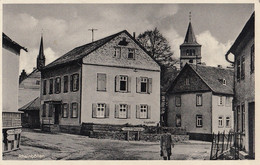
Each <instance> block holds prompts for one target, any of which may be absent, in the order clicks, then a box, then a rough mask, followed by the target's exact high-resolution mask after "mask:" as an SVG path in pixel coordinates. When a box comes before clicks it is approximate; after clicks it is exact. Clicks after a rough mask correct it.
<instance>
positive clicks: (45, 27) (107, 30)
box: [3, 3, 254, 73]
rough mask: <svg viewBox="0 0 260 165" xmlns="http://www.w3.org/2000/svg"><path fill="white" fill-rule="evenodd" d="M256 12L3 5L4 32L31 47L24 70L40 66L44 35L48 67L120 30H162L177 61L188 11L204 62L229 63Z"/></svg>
mask: <svg viewBox="0 0 260 165" xmlns="http://www.w3.org/2000/svg"><path fill="white" fill-rule="evenodd" d="M253 11H254V6H253V5H252V4H241V3H240V4H4V5H3V32H4V33H5V34H6V35H8V36H9V37H10V38H11V39H13V40H14V41H16V42H17V43H19V44H20V45H22V46H24V47H26V48H27V49H28V51H29V52H28V53H25V52H22V53H21V56H20V72H21V70H22V69H25V70H26V72H27V73H30V72H31V71H32V70H33V67H36V58H37V55H38V53H39V45H40V37H41V33H42V34H43V42H44V43H43V44H44V54H45V56H46V64H48V63H50V62H52V61H53V60H55V59H57V58H58V57H60V56H62V55H64V54H65V53H67V52H68V51H70V50H72V49H74V48H75V47H78V46H81V45H84V44H86V43H89V42H91V40H92V37H91V31H89V30H88V29H91V28H95V29H98V30H97V31H95V32H94V39H95V40H98V39H101V38H103V37H106V36H109V35H112V34H114V33H117V32H119V31H122V30H127V31H128V32H129V33H130V34H132V33H133V32H135V33H136V36H138V34H140V33H142V32H144V31H146V30H152V29H154V28H155V27H157V28H158V29H159V31H160V32H161V33H162V35H163V36H164V37H165V38H166V39H167V40H168V41H169V44H170V46H171V49H172V51H173V53H174V55H173V56H174V58H177V59H179V57H180V49H179V46H180V45H181V44H182V43H183V41H184V37H185V34H186V31H187V28H188V23H189V12H191V14H192V17H191V22H192V26H193V30H194V33H195V36H196V39H197V42H198V43H199V44H201V45H202V48H201V51H202V62H205V63H206V64H207V65H209V66H217V65H223V66H228V65H229V64H228V63H227V62H226V60H225V56H224V55H225V53H226V52H227V51H228V49H229V48H230V47H231V45H232V43H233V42H234V41H235V39H236V38H237V36H238V35H239V33H240V32H241V30H242V28H243V27H244V25H245V23H246V22H247V20H248V19H249V18H250V16H251V14H252V13H253Z"/></svg>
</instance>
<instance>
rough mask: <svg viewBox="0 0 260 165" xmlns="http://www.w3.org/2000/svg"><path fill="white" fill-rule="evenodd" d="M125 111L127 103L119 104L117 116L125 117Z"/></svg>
mask: <svg viewBox="0 0 260 165" xmlns="http://www.w3.org/2000/svg"><path fill="white" fill-rule="evenodd" d="M126 113H127V105H126V104H120V107H119V118H121V119H126Z"/></svg>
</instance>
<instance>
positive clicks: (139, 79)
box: [136, 77, 141, 93]
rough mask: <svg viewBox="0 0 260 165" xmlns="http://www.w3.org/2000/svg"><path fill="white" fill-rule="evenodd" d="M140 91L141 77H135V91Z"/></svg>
mask: <svg viewBox="0 0 260 165" xmlns="http://www.w3.org/2000/svg"><path fill="white" fill-rule="evenodd" d="M140 92H141V78H140V77H136V93H140Z"/></svg>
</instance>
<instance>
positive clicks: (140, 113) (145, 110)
mask: <svg viewBox="0 0 260 165" xmlns="http://www.w3.org/2000/svg"><path fill="white" fill-rule="evenodd" d="M136 118H137V119H150V118H151V106H149V105H147V104H141V105H136Z"/></svg>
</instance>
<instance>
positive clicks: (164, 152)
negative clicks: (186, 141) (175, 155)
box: [161, 133, 174, 160]
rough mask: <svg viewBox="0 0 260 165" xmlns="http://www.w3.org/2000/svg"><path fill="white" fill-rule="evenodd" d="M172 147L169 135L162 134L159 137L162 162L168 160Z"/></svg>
mask: <svg viewBox="0 0 260 165" xmlns="http://www.w3.org/2000/svg"><path fill="white" fill-rule="evenodd" d="M172 147H174V144H173V143H172V137H171V134H170V133H164V134H163V135H162V136H161V156H162V157H163V159H164V160H170V158H171V155H172Z"/></svg>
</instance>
